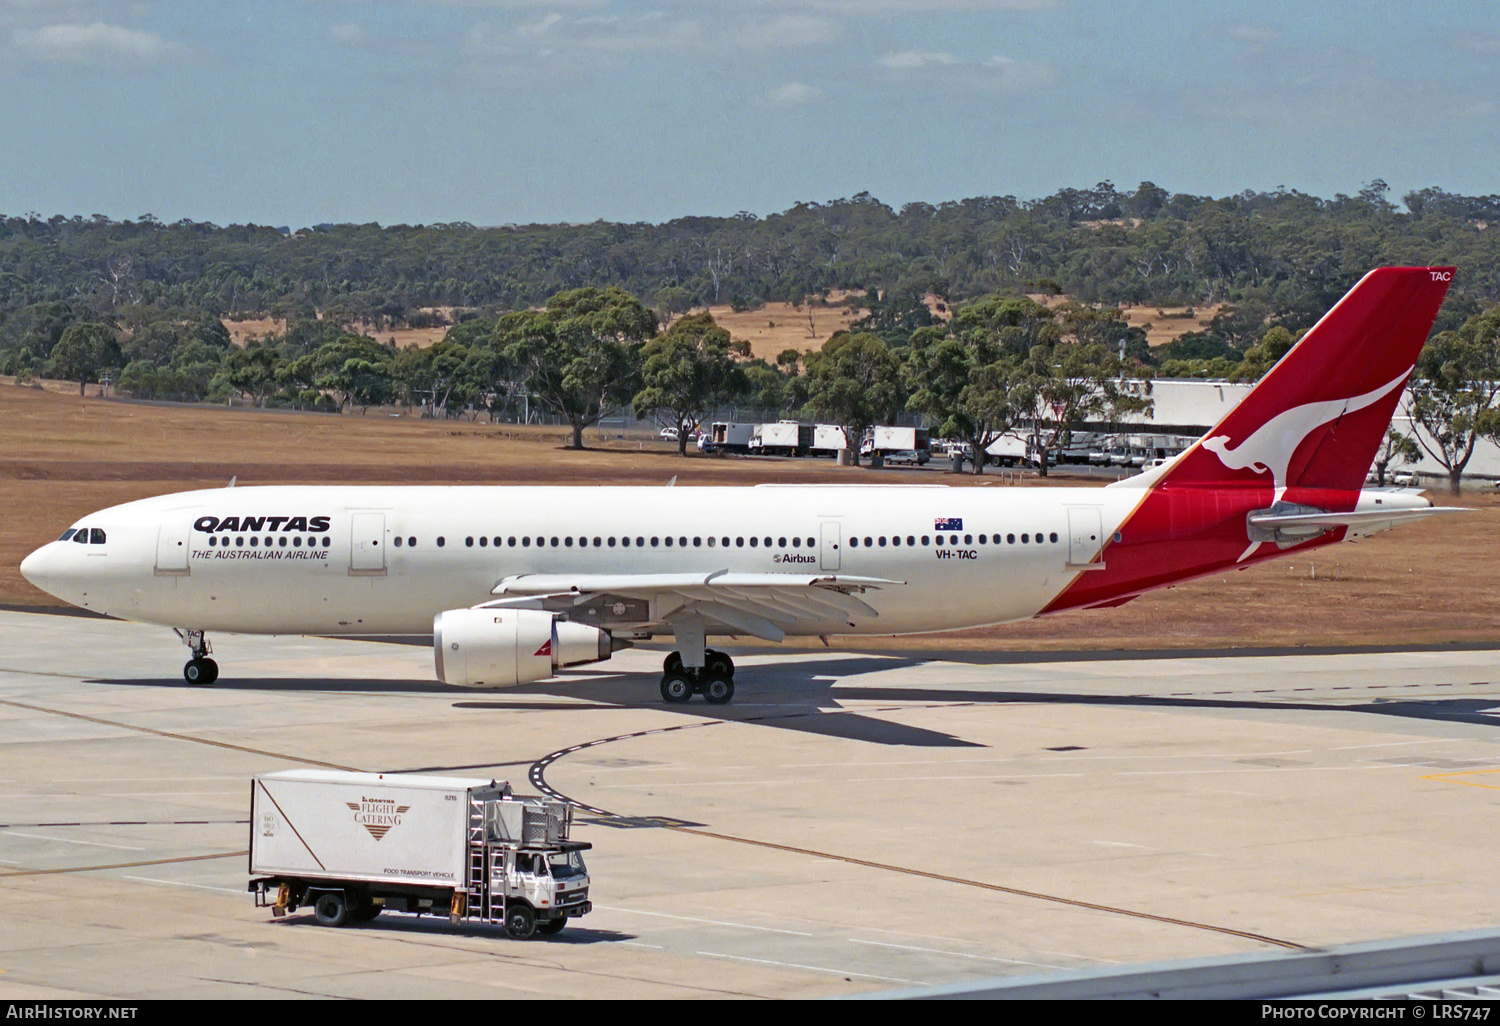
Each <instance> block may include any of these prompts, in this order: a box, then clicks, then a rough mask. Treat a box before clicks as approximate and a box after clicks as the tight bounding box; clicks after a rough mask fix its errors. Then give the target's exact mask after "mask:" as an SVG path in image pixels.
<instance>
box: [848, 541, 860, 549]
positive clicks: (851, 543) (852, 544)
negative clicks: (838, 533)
mask: <svg viewBox="0 0 1500 1026" xmlns="http://www.w3.org/2000/svg"><path fill="white" fill-rule="evenodd" d="M849 547H850V548H851V549H857V548H859V539H858V538H850V539H849Z"/></svg>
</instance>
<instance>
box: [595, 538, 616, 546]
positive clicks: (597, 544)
mask: <svg viewBox="0 0 1500 1026" xmlns="http://www.w3.org/2000/svg"><path fill="white" fill-rule="evenodd" d="M610 544H614V539H613V538H611V539H610ZM598 547H599V539H598V538H595V539H594V548H596V549H597V548H598Z"/></svg>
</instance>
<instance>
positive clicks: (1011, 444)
mask: <svg viewBox="0 0 1500 1026" xmlns="http://www.w3.org/2000/svg"><path fill="white" fill-rule="evenodd" d="M984 454H985V457H986V458H987V459H988V461H989V462H991V463H998V464H999V465H1000V466H1002V467H1014V466H1018V465H1019V464H1022V463H1025V462H1027V461H1028V460H1029V459H1030V458H1031V445H1030V440H1029V439H1026V438H1020V437H1017V436H1016V435H1001V436H1000V437H999V438H997V439H995V440H994V441H993V442H991V443H990V444H989V445H987V446H985V449H984Z"/></svg>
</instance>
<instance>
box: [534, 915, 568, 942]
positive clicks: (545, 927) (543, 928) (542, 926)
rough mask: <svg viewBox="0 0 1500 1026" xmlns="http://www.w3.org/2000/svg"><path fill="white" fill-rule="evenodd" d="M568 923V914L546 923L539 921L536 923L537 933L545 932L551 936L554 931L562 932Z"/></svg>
mask: <svg viewBox="0 0 1500 1026" xmlns="http://www.w3.org/2000/svg"><path fill="white" fill-rule="evenodd" d="M567 925H568V917H567V916H558V917H557V918H556V919H549V920H547V921H546V922H545V923H537V924H536V932H537V933H545V934H546V935H547V936H549V937H550V936H552V935H553V934H554V933H562V929H563V927H564V926H567Z"/></svg>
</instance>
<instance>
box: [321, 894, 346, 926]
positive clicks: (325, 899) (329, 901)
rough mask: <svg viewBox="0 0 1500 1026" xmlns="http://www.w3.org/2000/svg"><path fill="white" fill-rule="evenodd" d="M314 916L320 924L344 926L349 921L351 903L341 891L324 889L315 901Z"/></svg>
mask: <svg viewBox="0 0 1500 1026" xmlns="http://www.w3.org/2000/svg"><path fill="white" fill-rule="evenodd" d="M313 918H314V919H316V920H317V921H318V925H319V926H344V925H346V924H348V922H349V903H348V902H347V901H345V900H344V895H343V893H342V892H341V891H324V892H323V893H322V894H320V895H318V900H317V901H315V902H313Z"/></svg>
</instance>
